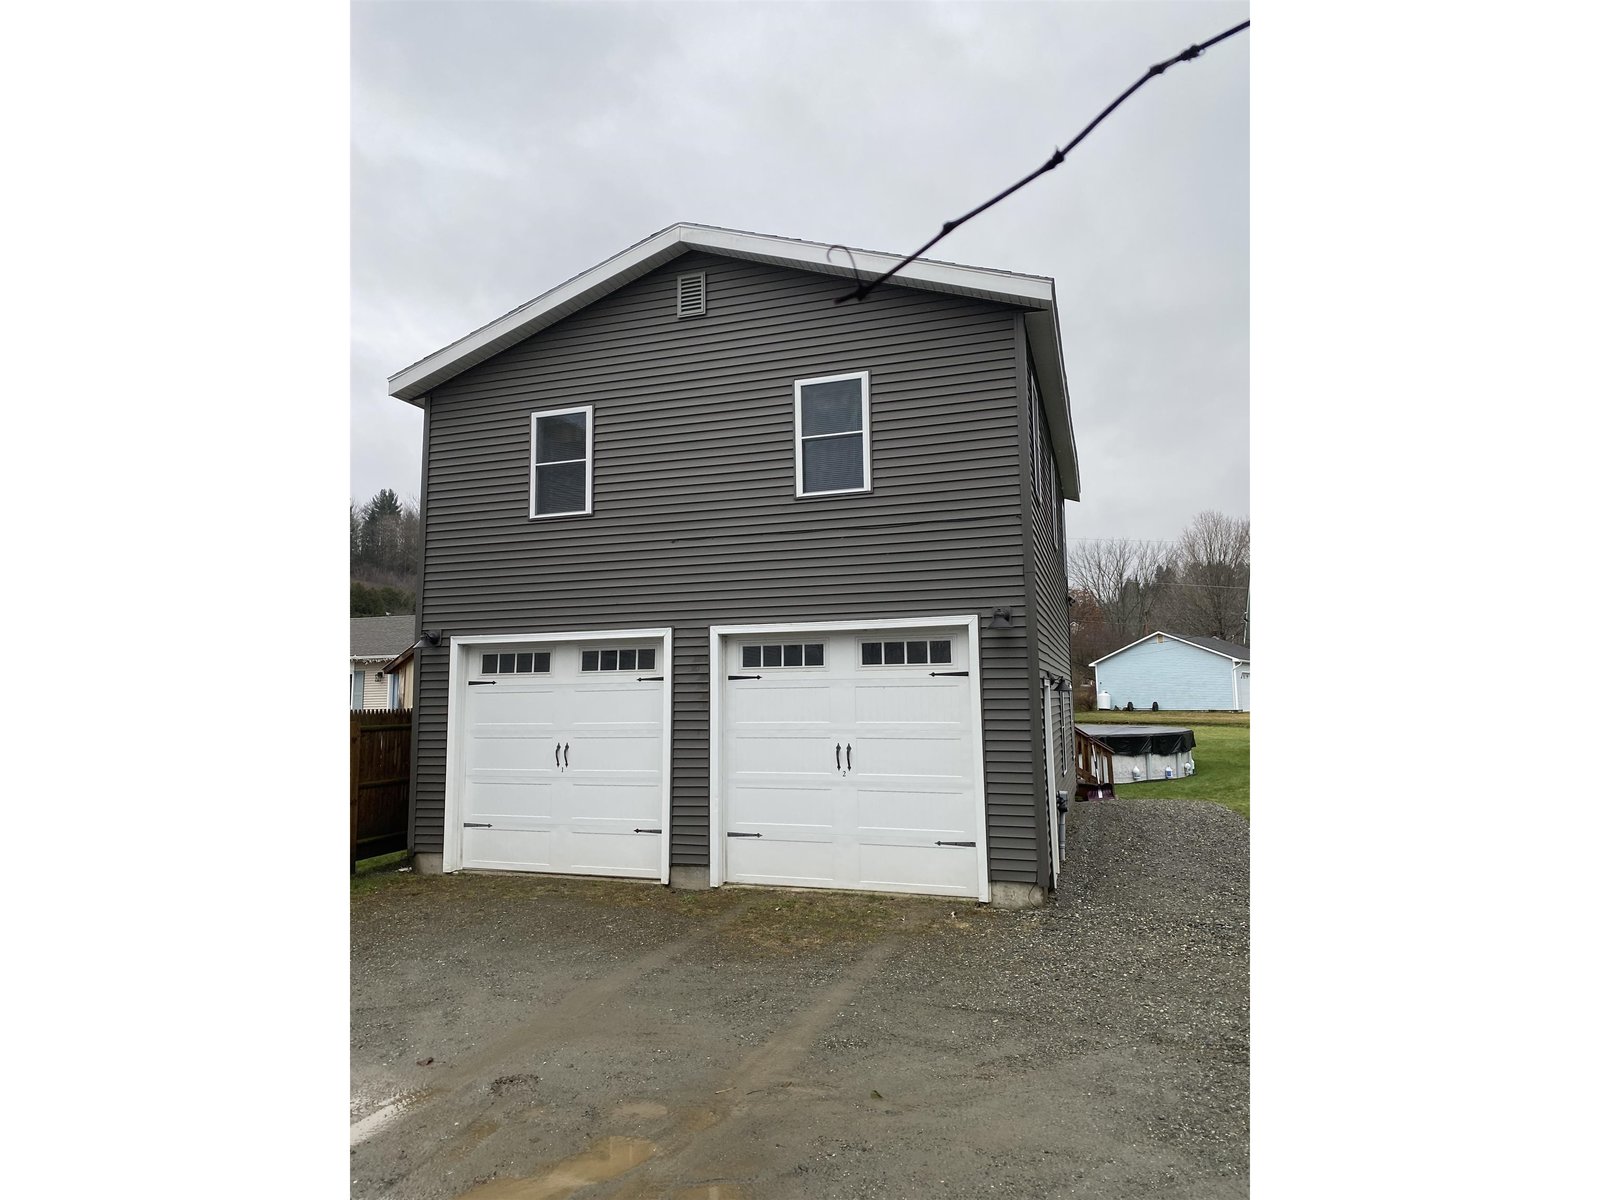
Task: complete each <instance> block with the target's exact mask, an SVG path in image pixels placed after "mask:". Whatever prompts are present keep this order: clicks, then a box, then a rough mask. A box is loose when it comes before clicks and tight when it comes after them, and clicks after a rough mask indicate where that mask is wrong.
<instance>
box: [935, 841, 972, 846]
mask: <svg viewBox="0 0 1600 1200" xmlns="http://www.w3.org/2000/svg"><path fill="white" fill-rule="evenodd" d="M977 844H978V843H977V842H935V843H934V845H935V846H976V845H977Z"/></svg>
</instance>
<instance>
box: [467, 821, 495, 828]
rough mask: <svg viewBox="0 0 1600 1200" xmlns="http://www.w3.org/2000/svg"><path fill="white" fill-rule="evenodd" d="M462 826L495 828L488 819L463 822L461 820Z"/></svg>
mask: <svg viewBox="0 0 1600 1200" xmlns="http://www.w3.org/2000/svg"><path fill="white" fill-rule="evenodd" d="M461 827H462V828H463V829H493V828H494V826H493V825H490V824H489V823H488V822H486V821H463V822H461Z"/></svg>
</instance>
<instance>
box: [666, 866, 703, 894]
mask: <svg viewBox="0 0 1600 1200" xmlns="http://www.w3.org/2000/svg"><path fill="white" fill-rule="evenodd" d="M667 885H668V886H669V887H675V888H682V889H683V890H684V891H686V892H703V891H705V890H706V889H707V888H709V887H710V886H711V868H710V867H673V868H671V870H670V871H669V872H668V874H667Z"/></svg>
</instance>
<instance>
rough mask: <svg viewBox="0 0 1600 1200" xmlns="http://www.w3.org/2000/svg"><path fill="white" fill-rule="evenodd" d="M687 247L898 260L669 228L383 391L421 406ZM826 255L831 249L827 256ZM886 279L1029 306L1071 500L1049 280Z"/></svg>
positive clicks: (882, 263) (781, 257) (764, 237)
mask: <svg viewBox="0 0 1600 1200" xmlns="http://www.w3.org/2000/svg"><path fill="white" fill-rule="evenodd" d="M691 250H704V251H707V252H708V253H711V254H721V255H724V256H726V257H729V258H744V259H750V260H752V261H755V262H765V263H771V264H773V265H775V266H783V267H798V268H801V269H804V270H811V271H818V272H821V273H823V274H827V275H837V276H841V277H844V278H848V279H851V280H853V278H854V272H855V271H859V272H860V273H861V274H862V276H864V277H871V276H874V275H880V274H882V273H883V272H884V271H887V270H889V268H891V267H893V266H894V265H895V264H896V263H897V262H899V261H900V257H901V256H899V255H893V254H883V253H880V252H878V251H873V250H855V249H852V250H851V252H850V254H849V255H846V254H843V253H841V252H840V250H839V249H838V248H837V247H830V246H826V245H823V244H822V243H821V242H806V241H801V240H800V239H798V238H786V237H775V236H772V235H771V234H762V233H745V232H742V231H740V230H735V229H721V228H718V227H716V226H711V225H691V224H678V225H673V226H671V227H670V228H667V229H663V230H662V231H661V232H660V233H656V234H652V235H651V236H650V237H648V238H645V239H644V241H642V242H637V243H635V244H634V245H632V246H629V247H628V248H627V249H626V250H623V251H622V252H621V253H619V254H614V255H612V256H611V257H610V258H608V259H606V260H605V262H603V263H600V264H599V265H598V266H595V267H591V268H590V269H589V270H587V271H585V272H584V273H583V274H581V275H577V276H575V277H573V278H572V279H569V280H567V281H566V282H565V283H563V284H560V285H558V286H556V287H553V288H551V289H550V290H549V291H548V292H545V293H544V294H543V295H542V296H538V297H536V298H534V299H533V300H530V301H528V303H526V304H523V305H521V306H519V307H517V308H514V309H512V310H511V311H510V312H508V313H507V314H506V315H505V316H503V317H501V318H499V319H498V320H495V321H491V322H490V323H489V324H487V325H485V326H483V327H482V328H481V329H478V330H475V331H474V332H472V333H469V334H467V336H465V337H463V338H458V339H457V340H456V341H454V342H451V343H450V344H449V345H448V346H445V347H443V348H442V349H440V350H436V351H434V352H433V353H432V354H430V355H428V356H427V357H426V358H423V359H421V360H419V361H418V362H415V363H413V364H412V365H411V366H409V367H407V368H405V370H403V371H399V372H397V373H396V374H394V375H391V376H390V377H389V394H390V395H391V396H394V397H396V398H397V399H400V400H406V401H410V402H411V403H413V404H418V405H420V404H421V402H422V400H423V399H424V398H425V397H426V395H427V393H428V391H429V390H430V389H432V388H435V387H437V386H439V385H440V384H441V383H444V382H445V381H446V380H448V379H450V378H452V377H453V376H455V375H459V374H460V373H461V372H462V371H465V370H466V369H467V368H469V367H472V366H475V365H477V364H478V363H480V362H482V361H484V360H485V359H486V358H490V357H492V356H493V355H495V354H498V353H499V352H500V351H502V350H504V349H506V348H507V347H508V346H513V345H515V344H516V343H517V342H520V341H522V340H523V339H525V338H528V337H531V336H532V335H533V334H535V333H537V332H538V331H539V330H541V329H544V328H545V327H547V326H549V325H553V324H555V323H556V322H557V321H559V320H561V319H562V318H563V317H567V316H570V315H572V314H573V313H575V312H577V311H578V310H579V309H581V308H583V307H585V306H586V305H589V304H592V303H594V302H595V301H596V300H598V299H600V298H601V297H602V296H605V295H607V294H608V293H610V292H614V291H616V290H617V289H618V288H620V287H622V286H624V285H625V284H628V283H631V282H632V281H633V280H635V279H638V278H639V277H640V276H642V275H646V274H648V273H649V272H651V271H653V270H655V269H656V268H657V267H659V266H661V265H662V264H663V263H666V262H670V261H671V260H672V259H674V258H677V257H678V256H679V255H682V254H686V253H688V252H689V251H691ZM830 250H832V251H833V257H832V258H831V259H830V258H829V256H828V255H829V251H830ZM852 257H853V267H852ZM893 282H894V283H895V284H898V285H900V286H902V287H913V288H922V289H924V290H927V291H934V292H945V293H948V294H950V295H956V296H971V297H973V298H975V299H979V300H993V301H997V302H999V303H1004V304H1015V305H1018V306H1020V307H1023V308H1025V309H1030V310H1032V311H1030V312H1028V314H1027V316H1026V322H1027V330H1028V340H1029V343H1030V344H1031V345H1032V347H1033V350H1034V355H1033V358H1034V369H1035V370H1036V372H1037V373H1038V376H1039V388H1040V391H1041V393H1042V394H1043V395H1044V397H1045V408H1046V416H1047V419H1048V420H1049V422H1050V425H1051V429H1052V432H1053V433H1054V434H1055V435H1056V436H1055V437H1053V438H1052V439H1051V440H1052V441H1053V442H1054V444H1055V451H1056V465H1057V467H1058V468H1059V469H1060V471H1061V475H1062V486H1063V488H1064V490H1065V491H1066V493H1067V497H1068V499H1071V500H1076V499H1077V498H1078V462H1077V458H1078V456H1077V449H1076V447H1075V445H1074V439H1073V436H1072V420H1071V416H1070V413H1069V408H1068V402H1067V391H1066V377H1065V372H1064V371H1063V370H1062V365H1061V345H1060V337H1059V334H1058V332H1057V327H1056V318H1055V283H1054V281H1052V280H1050V279H1047V278H1045V277H1043V276H1040V275H1019V274H1016V273H1014V272H1010V271H996V270H991V269H988V268H984V267H968V266H962V265H960V264H958V263H947V262H939V261H935V260H930V259H918V260H917V261H916V262H914V263H912V264H910V265H909V266H907V267H906V268H905V269H904V270H902V271H901V272H900V273H899V274H898V275H896V276H895V277H894V280H893ZM868 303H870V300H869V301H868ZM1061 427H1064V428H1065V431H1066V437H1065V438H1064V439H1063V438H1062V437H1061V436H1060V434H1061Z"/></svg>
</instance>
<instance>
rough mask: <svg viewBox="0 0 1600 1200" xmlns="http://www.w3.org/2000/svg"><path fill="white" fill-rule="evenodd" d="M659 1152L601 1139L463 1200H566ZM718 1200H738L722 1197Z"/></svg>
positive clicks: (640, 1142)
mask: <svg viewBox="0 0 1600 1200" xmlns="http://www.w3.org/2000/svg"><path fill="white" fill-rule="evenodd" d="M657 1149H658V1147H657V1146H656V1144H655V1143H654V1142H650V1141H646V1140H645V1139H644V1138H635V1137H603V1138H599V1139H597V1140H596V1141H595V1142H594V1144H593V1145H591V1146H590V1147H589V1148H588V1149H587V1150H584V1151H583V1152H581V1153H579V1154H574V1155H572V1156H571V1157H569V1158H563V1159H562V1160H561V1161H560V1162H556V1163H552V1164H551V1165H550V1166H548V1167H546V1168H545V1169H544V1170H542V1171H540V1172H538V1173H537V1174H535V1175H530V1176H528V1177H527V1178H525V1179H492V1180H490V1181H489V1182H488V1183H485V1184H481V1185H479V1186H478V1187H475V1188H472V1189H471V1190H470V1191H466V1192H462V1193H461V1196H460V1197H459V1200H566V1197H568V1196H571V1195H572V1194H573V1193H575V1192H578V1191H580V1190H581V1189H583V1188H586V1187H592V1186H593V1185H595V1184H597V1183H605V1182H607V1181H608V1180H612V1179H615V1178H617V1177H618V1176H619V1175H625V1174H627V1173H628V1172H629V1171H631V1170H633V1169H634V1168H635V1167H637V1166H638V1165H639V1164H640V1163H642V1162H645V1161H647V1160H648V1159H649V1158H651V1157H652V1156H653V1155H654V1154H655V1153H656V1150H657ZM705 1200H711V1198H710V1197H706V1198H705ZM717 1200H735V1198H734V1197H731V1196H729V1197H718V1198H717Z"/></svg>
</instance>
